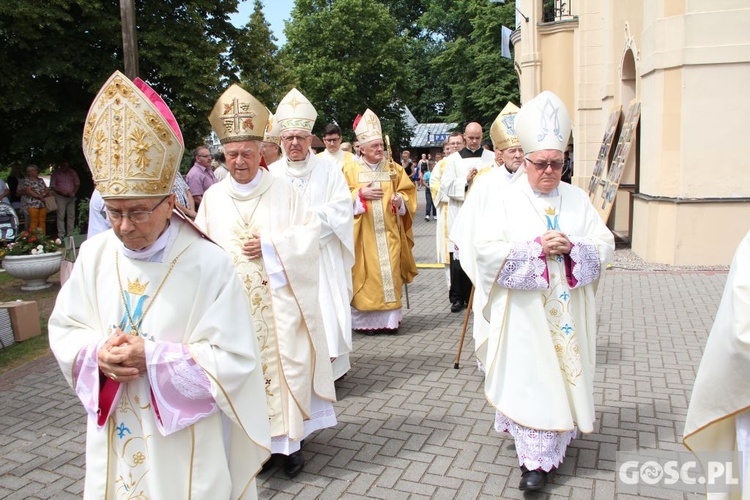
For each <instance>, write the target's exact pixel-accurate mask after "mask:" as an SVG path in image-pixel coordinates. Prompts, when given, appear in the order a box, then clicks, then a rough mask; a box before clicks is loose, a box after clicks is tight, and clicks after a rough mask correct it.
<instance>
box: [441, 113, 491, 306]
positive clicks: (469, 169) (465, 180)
mask: <svg viewBox="0 0 750 500" xmlns="http://www.w3.org/2000/svg"><path fill="white" fill-rule="evenodd" d="M464 140H465V141H466V147H464V148H463V149H461V150H460V151H456V152H455V153H453V154H451V155H450V156H449V157H448V159H447V161H446V165H445V171H444V172H443V176H442V178H441V179H440V187H439V191H440V193H441V194H444V195H445V196H446V197H447V198H448V212H447V215H448V224H447V231H446V232H445V234H446V235H450V233H451V231H452V230H453V225H454V223H455V220H456V217H458V212H459V210H461V207H462V206H463V204H464V200H465V199H466V192H467V191H468V190H469V187H470V186H471V183H472V181H473V180H474V177H475V176H476V175H477V172H478V171H479V169H480V168H482V167H484V166H486V165H491V164H492V162H493V161H494V159H495V155H494V154H493V153H492V152H491V151H487V150H486V149H484V148H483V147H482V126H481V125H480V124H478V123H476V122H472V123H469V124H468V125H466V129H465V130H464ZM448 251H449V255H450V272H451V282H450V288H449V290H448V299H449V300H450V302H451V312H454V313H457V312H460V311H461V309H463V308H465V307H466V306H467V305H468V302H469V295H470V294H471V281H469V278H468V277H467V276H466V273H465V272H464V271H463V269H462V268H461V264H460V263H459V262H458V259H457V258H456V256H455V255H453V248H452V247H451V246H450V244H449V247H448Z"/></svg>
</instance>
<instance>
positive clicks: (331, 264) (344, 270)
mask: <svg viewBox="0 0 750 500" xmlns="http://www.w3.org/2000/svg"><path fill="white" fill-rule="evenodd" d="M268 169H269V171H270V172H271V174H273V175H275V176H276V177H279V178H280V179H283V180H284V181H285V182H289V183H291V184H292V185H293V186H295V187H296V188H297V190H298V192H299V194H300V196H302V198H303V200H304V201H305V202H306V203H307V205H308V206H309V207H310V209H311V210H312V211H313V212H315V214H316V215H317V216H318V219H319V220H320V261H319V276H320V282H319V284H320V288H319V291H318V300H319V303H320V310H321V313H322V316H323V325H324V328H325V332H326V340H327V341H328V354H329V356H330V357H331V358H335V360H334V361H333V365H332V368H333V378H334V380H336V379H338V378H339V377H341V376H343V375H344V374H345V373H346V372H348V371H349V369H350V368H351V364H350V362H349V353H350V352H351V351H352V317H351V308H350V306H349V303H350V302H351V300H352V266H353V265H354V227H353V224H354V220H353V213H352V202H351V197H350V194H349V189H348V187H347V185H346V179H345V178H344V174H343V173H342V172H341V169H340V168H339V167H337V166H336V165H334V164H333V163H331V162H329V161H326V160H323V159H321V157H320V155H318V156H314V155H309V156H308V157H307V159H306V160H305V161H302V162H292V161H291V160H289V159H288V158H283V159H282V160H281V161H277V162H274V163H272V164H271V165H269V167H268Z"/></svg>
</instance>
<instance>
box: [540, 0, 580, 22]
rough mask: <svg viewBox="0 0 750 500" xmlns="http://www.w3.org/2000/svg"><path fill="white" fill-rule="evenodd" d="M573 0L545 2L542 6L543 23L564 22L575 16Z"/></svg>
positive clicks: (550, 0)
mask: <svg viewBox="0 0 750 500" xmlns="http://www.w3.org/2000/svg"><path fill="white" fill-rule="evenodd" d="M572 1H573V0H544V3H543V4H542V22H543V23H552V22H555V21H562V20H563V19H569V18H570V17H572V16H573V11H572V9H571V6H570V4H571V2H572Z"/></svg>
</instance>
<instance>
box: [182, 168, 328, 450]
mask: <svg viewBox="0 0 750 500" xmlns="http://www.w3.org/2000/svg"><path fill="white" fill-rule="evenodd" d="M258 176H259V177H260V181H259V182H257V185H255V186H254V187H253V188H251V189H249V190H248V191H247V192H241V191H240V190H238V189H236V187H235V184H234V181H233V179H232V178H231V177H228V178H226V179H225V180H223V181H221V182H220V183H218V184H216V185H215V186H213V187H212V188H211V189H210V190H208V191H206V194H205V195H204V197H203V201H202V202H201V206H200V209H199V211H198V216H197V217H196V220H195V222H196V224H197V225H198V226H199V227H200V228H201V229H203V230H204V231H205V232H206V234H208V235H209V236H210V237H211V238H212V239H213V240H214V241H216V242H217V243H218V244H219V245H221V246H222V247H223V248H224V249H225V250H226V251H227V252H228V253H229V255H230V256H231V257H232V261H233V262H234V265H235V268H236V270H237V274H238V276H239V277H240V281H242V283H243V285H244V287H245V293H246V294H247V298H248V301H249V303H250V311H251V313H252V317H253V327H254V329H255V333H256V335H257V340H258V347H259V348H260V353H261V360H262V366H263V375H264V378H265V387H266V400H267V402H268V411H269V416H270V419H271V435H272V436H288V438H289V439H290V440H298V439H302V438H304V424H303V422H304V421H305V420H308V419H309V418H310V414H311V398H312V393H313V392H314V393H315V394H316V395H317V396H318V397H319V398H321V399H323V400H326V401H335V399H336V394H335V390H334V387H333V378H332V373H331V363H330V361H329V359H328V348H327V344H326V339H325V332H324V330H323V323H322V318H321V315H320V310H319V309H318V307H317V302H318V300H317V297H318V259H319V254H320V224H319V222H318V219H317V217H316V216H315V214H314V213H313V212H311V211H310V210H308V209H307V207H306V206H305V204H304V203H303V202H302V200H301V198H299V196H298V195H297V193H296V192H295V191H294V190H295V188H294V187H293V186H291V185H290V184H289V183H288V182H286V181H285V180H282V179H277V178H275V177H274V176H272V175H270V174H269V173H268V172H266V171H264V170H259V172H258ZM257 180H258V177H256V179H255V180H254V181H253V182H252V183H251V184H256V181H257ZM253 233H258V234H260V235H261V241H262V242H266V243H272V245H273V248H274V250H275V251H276V255H277V257H278V260H279V261H280V262H279V264H280V266H281V268H282V269H283V273H284V274H285V276H286V278H287V281H288V282H287V283H285V284H282V285H276V286H274V283H273V282H272V280H271V279H270V278H269V272H268V270H267V269H266V268H265V264H264V258H259V259H254V260H251V259H249V258H248V257H247V256H245V255H244V254H243V253H242V246H243V245H244V243H245V242H247V241H249V240H250V239H252V235H253ZM311 388H312V390H311Z"/></svg>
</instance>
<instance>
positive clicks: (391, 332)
mask: <svg viewBox="0 0 750 500" xmlns="http://www.w3.org/2000/svg"><path fill="white" fill-rule="evenodd" d="M383 333H385V334H386V335H398V328H384V329H383Z"/></svg>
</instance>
